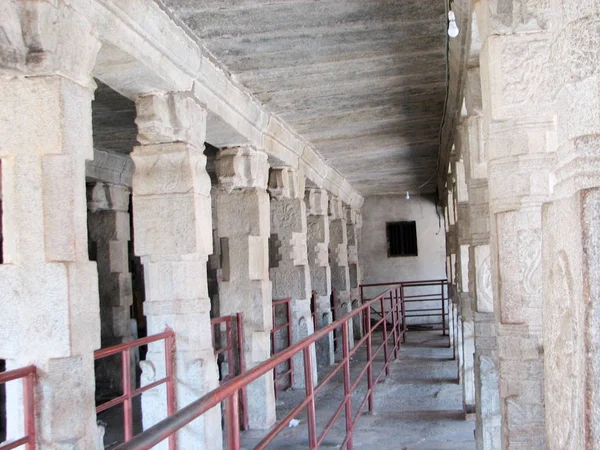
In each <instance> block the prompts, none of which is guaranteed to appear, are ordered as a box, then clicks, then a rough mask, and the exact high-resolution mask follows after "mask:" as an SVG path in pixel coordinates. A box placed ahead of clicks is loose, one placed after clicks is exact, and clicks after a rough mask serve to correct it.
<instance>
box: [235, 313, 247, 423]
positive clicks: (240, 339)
mask: <svg viewBox="0 0 600 450" xmlns="http://www.w3.org/2000/svg"><path fill="white" fill-rule="evenodd" d="M235 316H236V321H237V323H236V325H237V335H238V347H239V352H238V355H239V364H240V366H239V368H240V374H242V373H244V372H245V371H246V360H245V359H244V322H243V316H242V313H241V312H239V313H237V314H236V315H235ZM240 395H241V397H242V427H243V429H244V430H247V429H248V394H247V391H246V387H245V386H244V387H243V388H242V389H241V391H240Z"/></svg>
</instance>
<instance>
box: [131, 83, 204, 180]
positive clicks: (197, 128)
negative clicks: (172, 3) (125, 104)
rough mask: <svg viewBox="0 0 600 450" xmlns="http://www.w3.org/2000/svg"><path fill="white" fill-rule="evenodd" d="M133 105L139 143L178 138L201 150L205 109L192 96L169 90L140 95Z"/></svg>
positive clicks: (146, 143) (165, 141)
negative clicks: (135, 112) (135, 111)
mask: <svg viewBox="0 0 600 450" xmlns="http://www.w3.org/2000/svg"><path fill="white" fill-rule="evenodd" d="M135 106H136V110H137V116H136V119H135V123H136V124H137V126H138V136H137V139H138V141H139V142H140V143H141V144H142V145H148V144H163V143H167V142H177V141H180V142H186V143H188V144H190V145H192V146H194V147H196V148H197V149H199V150H200V151H202V150H203V149H204V141H205V140H206V111H205V110H204V109H202V107H201V106H200V105H199V104H198V103H197V101H196V100H195V99H194V98H193V97H191V96H188V95H187V94H184V93H173V92H167V93H159V94H150V95H142V96H139V97H138V98H137V100H136V105H135ZM136 170H137V162H136Z"/></svg>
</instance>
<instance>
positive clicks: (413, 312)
mask: <svg viewBox="0 0 600 450" xmlns="http://www.w3.org/2000/svg"><path fill="white" fill-rule="evenodd" d="M392 285H398V286H399V292H400V297H401V304H402V305H403V306H404V313H403V320H404V322H405V323H404V326H405V328H407V327H410V326H413V327H427V328H430V329H435V330H441V331H442V334H443V335H446V334H447V331H448V319H447V318H448V295H447V294H446V289H447V286H448V281H447V280H423V281H396V282H391V283H372V284H361V285H360V295H361V299H363V302H364V301H365V296H364V289H365V288H375V287H387V286H392ZM427 288H430V289H427ZM438 288H439V291H438ZM423 289H425V290H426V291H428V292H419V291H420V290H423ZM432 290H433V291H435V292H430V291H432ZM366 300H368V299H366ZM422 303H434V304H437V305H434V306H433V307H431V308H429V307H420V306H417V305H419V304H422ZM411 304H413V305H415V306H414V307H410V305H411ZM417 317H418V318H424V317H439V318H440V321H439V322H431V321H429V320H424V321H421V322H418V321H417V320H414V318H417ZM411 318H412V319H413V320H410V319H411Z"/></svg>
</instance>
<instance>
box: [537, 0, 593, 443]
mask: <svg viewBox="0 0 600 450" xmlns="http://www.w3.org/2000/svg"><path fill="white" fill-rule="evenodd" d="M553 5H554V6H555V8H556V9H555V10H554V11H553V12H554V13H555V14H554V16H553V20H556V22H555V23H556V30H555V32H554V34H553V36H552V41H553V43H552V59H551V63H552V67H553V69H554V75H555V82H556V106H557V108H556V111H557V129H558V133H557V150H556V171H555V174H554V177H555V184H554V186H553V187H554V191H553V193H552V195H551V202H549V203H548V204H546V205H544V209H543V215H542V242H543V252H542V265H543V290H542V294H543V295H542V297H543V299H544V309H543V318H544V328H543V333H544V374H545V385H544V393H545V409H546V433H547V441H546V444H547V448H548V449H552V450H554V449H564V448H569V449H571V448H573V449H576V448H586V449H599V448H600V389H599V383H600V328H599V326H598V324H599V323H600V277H599V275H600V270H599V269H600V267H599V261H600V244H599V242H600V227H599V226H600V220H599V218H600V217H599V211H600V157H599V156H600V116H599V111H600V99H599V96H598V95H599V91H600V70H599V62H600V61H599V56H600V55H599V54H598V44H597V43H598V38H599V37H600V35H599V30H600V28H599V26H600V18H599V16H598V5H593V4H588V3H586V2H583V3H581V2H564V3H563V2H553Z"/></svg>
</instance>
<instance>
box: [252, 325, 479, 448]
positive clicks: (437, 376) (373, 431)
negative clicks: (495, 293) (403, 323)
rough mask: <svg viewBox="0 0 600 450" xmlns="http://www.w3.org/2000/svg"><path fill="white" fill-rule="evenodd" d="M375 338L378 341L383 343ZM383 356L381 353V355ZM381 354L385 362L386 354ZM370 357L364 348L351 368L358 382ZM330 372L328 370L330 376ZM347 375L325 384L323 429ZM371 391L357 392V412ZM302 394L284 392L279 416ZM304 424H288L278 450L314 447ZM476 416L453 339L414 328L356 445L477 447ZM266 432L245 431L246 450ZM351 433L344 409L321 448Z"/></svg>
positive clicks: (320, 409)
mask: <svg viewBox="0 0 600 450" xmlns="http://www.w3.org/2000/svg"><path fill="white" fill-rule="evenodd" d="M377 341H378V339H374V345H376V344H379V342H377ZM380 355H381V356H380ZM380 355H378V358H377V360H378V361H379V364H375V368H374V371H375V372H378V371H379V370H380V368H381V367H382V366H383V356H382V355H383V353H382V352H381V353H380ZM364 361H365V352H364V350H362V348H361V350H359V351H358V352H357V354H356V357H355V358H354V361H353V363H352V366H351V377H352V380H355V379H356V377H357V376H358V373H359V372H360V370H361V369H362V367H363V365H364ZM326 373H327V372H325V373H324V375H325V374H326ZM343 392H344V389H343V383H342V377H341V375H336V376H335V377H334V379H333V380H332V381H331V382H330V383H329V384H327V385H326V386H325V388H324V390H323V391H322V393H320V394H319V396H318V397H317V402H316V409H317V427H318V431H319V433H320V432H321V431H322V429H323V427H324V424H325V423H327V421H328V420H329V418H330V417H331V416H332V415H333V413H334V412H335V409H336V408H337V406H338V405H339V404H340V403H341V401H342V400H343ZM365 392H366V384H365V383H362V384H361V387H359V388H358V389H357V390H356V392H355V393H354V395H353V405H354V408H353V410H354V414H356V412H357V405H358V404H360V402H361V401H362V399H363V398H364V395H365ZM302 393H303V391H302V392H299V391H287V392H282V393H281V394H280V400H279V402H278V406H277V417H278V420H279V419H281V418H282V417H285V416H286V415H287V414H288V412H289V411H291V410H292V408H293V407H294V406H295V405H296V404H297V403H298V402H299V401H300V400H301V399H302V398H303V396H302ZM297 419H298V420H300V424H299V425H298V426H297V427H288V428H286V429H285V430H284V431H283V432H281V433H280V435H279V436H278V437H277V438H276V440H275V441H274V443H273V444H271V445H270V446H268V447H267V448H268V449H272V450H287V449H289V450H291V449H301V448H308V439H307V436H308V434H307V433H308V429H307V426H306V418H305V415H304V414H303V415H299V416H297ZM474 431H475V421H474V417H469V418H468V419H467V420H465V413H464V411H463V403H462V386H461V385H460V384H459V383H458V375H457V365H456V360H454V359H453V351H452V348H450V347H449V346H448V337H447V336H446V337H444V336H442V335H441V332H439V331H411V332H409V333H408V337H407V342H406V343H405V344H403V346H402V349H401V350H400V352H399V354H398V359H397V360H396V361H392V363H391V374H390V377H389V378H383V381H380V383H379V384H378V385H377V387H376V388H375V414H369V413H368V412H363V414H362V416H361V418H360V420H359V422H358V424H357V427H356V429H355V432H354V448H355V449H364V450H369V449H372V450H374V449H378V450H471V449H475V438H474ZM262 436H264V432H258V431H248V432H245V433H243V434H242V444H243V449H245V450H246V449H247V450H249V449H252V448H254V446H255V445H256V444H257V443H258V441H259V440H260V438H261V437H262ZM344 436H345V422H344V418H343V412H342V414H341V415H340V417H339V418H338V420H337V421H336V422H335V424H334V426H333V428H332V430H331V431H330V433H329V434H328V435H327V437H326V438H325V440H324V442H323V444H322V445H321V447H320V448H324V449H326V448H339V445H340V443H341V442H342V440H343V439H344Z"/></svg>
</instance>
